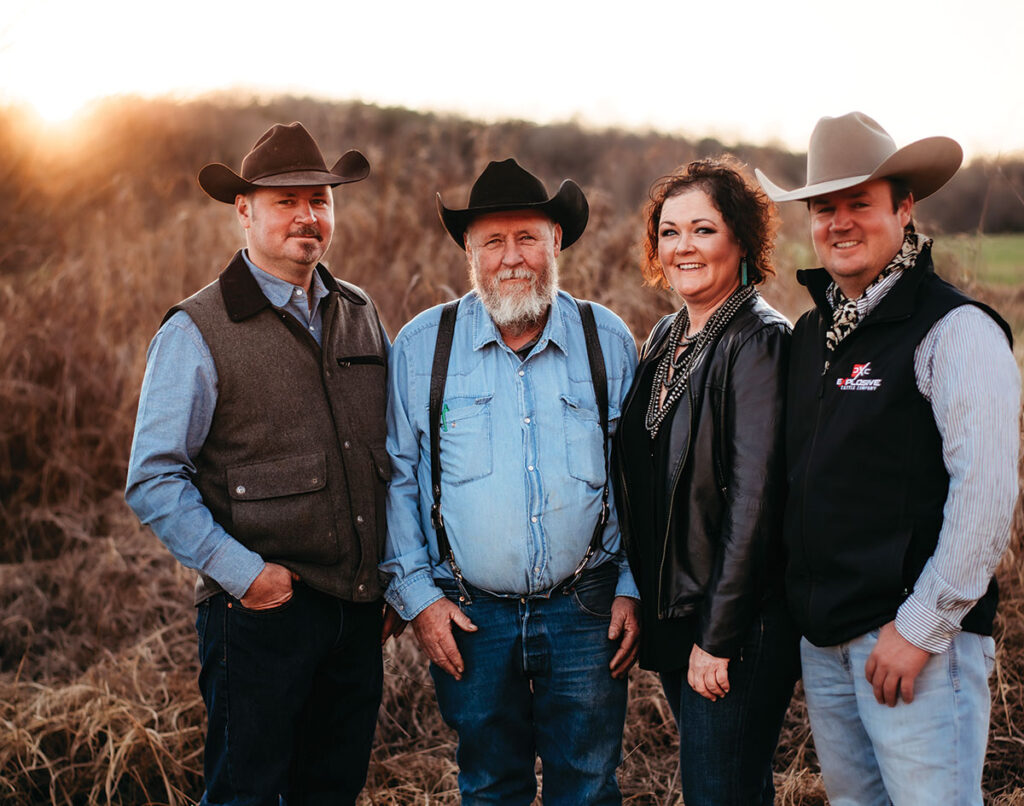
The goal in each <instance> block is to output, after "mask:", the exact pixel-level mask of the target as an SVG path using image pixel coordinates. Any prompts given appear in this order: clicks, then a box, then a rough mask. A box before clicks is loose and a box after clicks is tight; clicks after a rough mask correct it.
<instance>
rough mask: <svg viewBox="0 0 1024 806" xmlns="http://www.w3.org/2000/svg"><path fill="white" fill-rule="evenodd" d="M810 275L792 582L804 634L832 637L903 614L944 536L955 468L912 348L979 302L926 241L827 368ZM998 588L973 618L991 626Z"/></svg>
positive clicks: (825, 314) (795, 458) (792, 517)
mask: <svg viewBox="0 0 1024 806" xmlns="http://www.w3.org/2000/svg"><path fill="white" fill-rule="evenodd" d="M800 280H801V282H803V283H804V284H805V285H807V286H808V289H809V290H810V292H811V295H812V297H813V298H814V299H815V303H816V305H817V307H816V308H815V309H812V310H811V311H809V312H808V313H807V314H805V315H804V316H803V317H802V318H801V319H800V321H799V322H798V323H797V326H796V329H795V330H794V334H793V350H792V360H791V363H790V372H789V398H788V400H789V406H788V410H787V413H786V449H787V450H786V453H787V460H788V477H789V496H788V500H787V506H786V521H785V540H786V546H787V548H788V553H787V557H788V561H787V568H786V588H787V597H788V600H789V606H790V610H791V612H792V613H793V616H794V618H795V619H796V621H797V623H798V624H799V626H800V628H801V630H802V632H803V634H804V635H806V636H807V638H808V640H809V641H811V642H812V643H814V644H816V645H818V646H832V645H835V644H838V643H841V642H843V641H848V640H850V639H851V638H855V637H857V636H859V635H863V634H864V633H866V632H868V631H869V630H872V629H874V628H875V627H879V626H881V625H883V624H885V623H886V622H889V621H891V620H892V619H893V618H894V617H895V616H896V611H897V610H898V609H899V607H900V605H901V604H902V603H903V601H904V600H905V599H906V598H907V596H909V595H910V592H911V591H912V590H913V588H914V583H915V582H916V580H917V578H918V576H919V575H920V573H921V570H922V569H923V568H924V565H925V563H926V562H927V561H928V559H929V557H931V555H932V554H933V553H934V551H935V548H936V546H937V544H938V537H939V531H940V530H941V528H942V521H943V507H944V505H945V501H946V497H947V491H948V485H949V476H948V475H947V473H946V468H945V465H944V463H943V456H942V437H941V435H940V433H939V430H938V427H937V425H936V423H935V418H934V416H933V414H932V410H931V404H930V403H929V401H928V400H926V399H925V398H924V396H923V395H921V393H920V391H919V390H918V388H917V383H916V377H915V373H914V355H915V351H916V349H917V346H918V345H919V344H920V343H921V341H922V339H924V337H925V336H926V335H927V333H928V331H929V330H931V328H932V326H933V325H934V324H935V323H936V322H937V321H939V320H940V319H941V318H942V317H943V316H945V315H946V314H947V313H948V312H949V311H951V310H953V309H954V308H956V307H958V306H961V305H970V304H977V303H975V302H974V301H973V300H971V299H970V298H969V297H967V296H965V295H964V294H963V293H962V292H961V291H959V290H958V289H956V288H954V287H953V286H951V285H950V284H949V283H946V282H945V281H943V280H941V279H940V278H939V277H937V276H936V275H935V274H934V273H933V271H932V264H931V255H930V250H928V249H924V250H922V251H921V254H920V256H919V257H918V261H917V265H916V266H915V267H914V268H913V269H907V270H906V271H904V272H903V276H902V277H900V279H899V280H898V282H897V283H896V284H895V285H894V286H893V288H892V289H891V290H890V291H889V292H888V293H887V294H886V296H885V299H883V300H882V301H881V302H880V303H879V305H878V307H877V308H875V309H874V310H873V311H872V312H871V313H870V314H869V315H868V316H867V317H866V318H865V319H864V321H863V322H861V323H860V325H859V326H858V327H857V329H856V330H854V331H853V333H851V334H850V335H849V336H847V337H846V338H845V339H844V340H843V341H842V342H841V343H840V344H839V346H838V348H837V349H836V351H835V353H834V355H833V356H832V361H831V365H830V366H829V367H828V369H827V370H826V371H825V372H824V373H823V372H822V368H823V367H824V365H825V331H826V329H827V328H828V326H829V324H830V323H831V310H830V309H829V307H828V303H827V301H826V300H825V298H824V294H825V288H826V287H827V285H828V283H829V281H830V278H829V277H828V275H826V274H825V272H824V270H820V269H819V270H815V271H811V272H801V273H800ZM980 307H982V309H983V310H985V311H986V312H987V313H989V315H990V316H992V317H993V318H994V319H995V321H996V322H998V323H999V324H1000V325H1002V326H1003V327H1004V330H1005V331H1006V332H1007V334H1009V328H1008V327H1006V326H1005V323H1004V322H1003V321H1002V319H1000V318H999V317H998V315H997V314H996V313H995V312H994V311H992V310H991V309H989V308H987V307H985V306H980ZM997 598H998V594H997V591H996V587H995V584H994V582H993V583H992V584H991V585H990V587H989V591H988V593H987V594H986V595H985V596H984V597H982V599H981V601H979V602H978V604H977V605H976V606H975V607H974V608H973V609H972V610H971V611H970V612H969V613H968V614H967V616H966V617H965V618H964V619H963V622H962V625H961V626H962V627H963V629H965V630H967V631H969V632H976V633H980V634H983V635H989V634H991V632H992V619H993V615H994V612H995V605H996V600H997Z"/></svg>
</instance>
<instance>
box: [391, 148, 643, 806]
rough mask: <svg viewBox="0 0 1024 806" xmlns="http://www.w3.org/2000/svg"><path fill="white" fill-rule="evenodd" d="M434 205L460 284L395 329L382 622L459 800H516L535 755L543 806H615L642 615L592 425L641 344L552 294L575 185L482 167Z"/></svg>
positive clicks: (523, 799) (619, 393)
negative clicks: (416, 672)
mask: <svg viewBox="0 0 1024 806" xmlns="http://www.w3.org/2000/svg"><path fill="white" fill-rule="evenodd" d="M438 208H439V213H440V215H441V220H442V222H443V223H444V226H445V228H446V229H447V230H448V233H449V234H450V235H451V236H452V238H453V240H454V241H455V242H456V243H457V244H458V245H459V248H460V249H464V250H465V253H466V257H467V261H468V263H469V269H470V279H471V282H472V286H473V291H471V292H470V293H469V294H467V295H466V296H465V297H463V298H462V300H460V301H459V302H458V303H457V306H456V304H455V303H449V304H448V306H438V307H436V308H431V309H430V310H428V311H425V312H424V313H422V314H420V315H419V316H417V317H416V318H415V319H413V320H412V321H411V322H410V323H409V324H407V325H406V326H405V327H404V328H403V329H402V331H401V333H399V335H398V338H397V339H396V340H395V347H394V352H393V354H392V362H391V367H390V371H389V383H390V389H389V391H390V396H389V402H388V452H389V453H390V454H391V458H392V466H393V469H394V476H393V478H392V481H391V485H390V489H389V493H388V510H387V516H388V539H387V547H386V550H385V562H384V563H383V564H382V565H381V568H382V570H383V571H385V572H386V573H388V574H391V575H392V577H393V578H392V580H391V584H390V585H389V587H388V589H387V593H386V598H387V600H388V603H389V604H390V605H391V606H392V607H393V608H394V611H395V612H393V613H389V623H388V624H386V625H385V633H388V632H390V631H392V630H394V631H396V632H397V631H400V629H401V627H402V625H403V624H404V621H411V622H412V624H413V629H414V630H415V633H416V637H417V639H418V640H419V643H420V645H421V646H422V648H423V650H424V651H425V652H426V653H427V655H428V656H429V657H430V660H431V675H432V676H433V679H434V685H435V689H436V693H437V701H438V705H439V707H440V710H441V715H442V716H443V717H444V719H445V721H446V722H447V723H448V724H449V725H451V726H452V727H453V728H454V729H455V730H456V732H457V733H458V735H459V747H458V752H457V758H458V762H459V769H460V772H459V789H460V791H461V794H462V803H464V804H467V806H476V805H477V804H503V805H504V806H528V804H530V803H532V802H533V800H534V795H535V792H536V789H537V781H536V776H535V775H534V763H535V759H536V757H537V756H538V755H539V756H540V759H541V762H542V764H543V768H544V792H543V797H544V803H545V804H549V806H559V804H561V805H562V806H570V804H571V806H584V805H585V804H618V803H620V802H621V796H620V794H619V788H618V784H617V782H616V778H615V768H616V767H617V766H618V763H619V760H620V756H621V752H622V728H623V723H624V720H625V714H626V673H627V672H628V670H629V667H630V666H631V665H632V663H633V661H634V659H635V657H636V652H637V639H638V637H639V633H638V630H639V624H638V622H637V610H638V608H637V601H636V597H637V595H638V594H637V589H636V586H635V585H634V583H633V577H632V575H631V574H630V571H629V568H628V565H627V563H626V561H625V557H624V556H623V554H622V552H621V551H620V538H619V530H618V521H617V519H616V517H615V513H614V508H611V502H610V501H609V500H608V492H609V490H608V476H607V453H606V449H607V445H608V443H607V439H606V437H610V436H611V433H613V432H614V428H615V425H616V424H617V421H618V416H619V406H620V404H621V401H622V400H623V399H624V397H625V395H626V392H627V391H628V390H629V385H630V381H631V380H632V377H633V371H634V369H635V367H636V347H635V345H634V342H633V338H632V336H631V335H630V334H629V331H628V330H627V329H626V326H625V325H624V324H623V323H622V321H621V320H620V319H619V318H618V317H617V316H615V315H614V314H613V313H611V311H609V310H607V309H606V308H603V307H601V306H598V305H593V307H592V309H591V313H592V315H593V318H592V319H591V320H590V322H591V324H590V325H589V330H588V325H587V324H586V321H587V319H586V315H585V304H584V307H583V308H581V307H580V306H579V305H578V304H577V302H576V301H575V300H573V298H572V297H570V296H569V295H568V294H566V293H564V292H561V291H559V290H558V264H557V258H558V255H559V253H560V251H561V250H562V249H566V248H568V247H569V246H571V245H572V244H573V243H574V242H575V241H576V239H577V238H579V237H580V235H582V234H583V230H584V228H585V227H586V224H587V217H588V206H587V201H586V198H585V197H584V195H583V191H582V190H580V188H579V187H578V186H577V185H576V183H574V182H572V181H570V180H566V181H565V182H563V183H562V186H561V188H560V189H559V191H558V193H557V194H556V195H555V196H553V197H551V198H548V194H547V192H546V190H545V188H544V186H543V184H542V183H541V182H540V180H538V179H537V178H536V177H534V176H533V175H532V174H530V173H528V172H527V171H525V170H524V169H523V168H521V167H520V166H519V165H518V164H516V162H515V161H514V160H511V159H509V160H505V161H503V162H492V163H490V165H488V166H487V168H486V169H485V170H484V172H483V173H482V174H481V175H480V177H479V179H477V181H476V183H475V184H474V185H473V189H472V191H471V193H470V203H469V207H468V208H466V209H464V210H451V209H448V208H447V207H445V206H444V205H442V204H441V200H440V196H438ZM452 306H455V307H452ZM449 317H451V318H449ZM594 342H596V344H595V343H594ZM446 345H447V346H446ZM439 356H440V358H441V360H439ZM602 398H605V401H604V402H601V399H602ZM605 417H607V425H608V427H607V428H605V427H603V423H602V420H604V419H605ZM606 431H607V433H605V432H606ZM432 432H433V433H432ZM432 449H433V450H432ZM399 619H401V620H404V621H400V620H399Z"/></svg>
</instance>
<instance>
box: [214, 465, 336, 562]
mask: <svg viewBox="0 0 1024 806" xmlns="http://www.w3.org/2000/svg"><path fill="white" fill-rule="evenodd" d="M227 487H228V495H229V496H230V499H231V520H232V537H234V538H235V539H236V540H238V541H239V542H240V543H242V544H243V545H244V546H245V547H246V548H248V549H250V550H252V551H255V552H256V553H257V554H259V555H260V556H261V557H263V558H264V559H265V560H273V559H288V560H294V561H301V562H311V563H320V564H332V563H335V562H337V560H338V535H337V530H336V528H335V518H334V512H333V507H332V505H331V496H330V492H329V490H328V489H327V460H326V456H325V455H324V453H323V452H322V451H321V452H318V453H310V454H303V455H301V456H288V457H284V458H281V459H271V460H268V461H266V462H258V463H254V464H247V465H235V466H233V467H229V468H227Z"/></svg>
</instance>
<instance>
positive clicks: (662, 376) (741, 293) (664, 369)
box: [644, 285, 757, 439]
mask: <svg viewBox="0 0 1024 806" xmlns="http://www.w3.org/2000/svg"><path fill="white" fill-rule="evenodd" d="M756 294H757V289H756V288H754V286H752V285H741V286H740V287H739V288H737V289H736V290H735V291H734V292H733V293H732V296H730V297H729V298H728V299H727V300H726V301H725V302H723V303H722V304H721V305H720V306H718V310H716V311H715V312H714V313H713V314H711V317H710V318H709V319H708V321H707V322H705V323H704V327H702V328H701V329H700V330H699V331H698V332H697V333H694V334H693V335H692V336H687V335H686V328H687V327H689V325H690V315H689V313H688V312H687V310H686V306H685V305H684V306H683V308H682V309H680V311H679V313H677V314H676V318H675V320H674V321H673V322H672V327H671V328H670V329H669V332H668V344H667V345H666V348H665V354H664V355H663V356H662V357H661V359H660V360H659V361H658V366H657V367H655V369H654V381H653V383H652V385H651V401H650V403H648V404H647V416H646V417H645V418H644V425H645V426H646V428H647V431H648V432H649V433H650V435H651V439H654V437H656V436H657V435H658V429H659V428H661V423H662V421H663V420H664V419H665V417H666V416H667V415H668V413H669V412H670V411H671V410H672V407H673V406H675V404H676V402H677V401H678V400H679V398H681V397H682V396H683V393H684V392H685V391H686V388H687V387H688V386H689V385H690V370H691V369H692V368H693V365H694V364H695V363H696V361H697V358H698V357H700V355H701V354H702V353H703V352H704V350H705V349H706V348H707V346H708V345H709V344H711V343H712V342H713V341H714V340H715V339H716V338H717V337H718V335H719V334H720V333H721V332H722V331H723V330H724V329H725V326H726V325H728V324H729V321H730V320H731V319H732V317H733V316H734V315H735V313H736V311H738V310H739V308H740V306H741V305H742V304H743V303H744V302H746V301H747V300H748V299H750V298H751V297H753V296H755V295H756ZM680 346H682V347H683V350H682V352H679V347H680ZM677 352H679V355H678V356H677V355H676V353H677ZM663 388H664V389H665V392H666V394H665V401H664V402H663V403H662V404H661V405H660V406H659V405H658V400H659V398H660V397H661V390H662V389H663Z"/></svg>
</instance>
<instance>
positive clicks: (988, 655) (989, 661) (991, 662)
mask: <svg viewBox="0 0 1024 806" xmlns="http://www.w3.org/2000/svg"><path fill="white" fill-rule="evenodd" d="M978 637H979V639H980V640H981V654H982V655H983V656H984V658H985V678H986V679H988V678H990V677H992V672H994V671H995V669H996V639H995V638H993V637H992V636H991V635H980V636H978Z"/></svg>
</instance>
